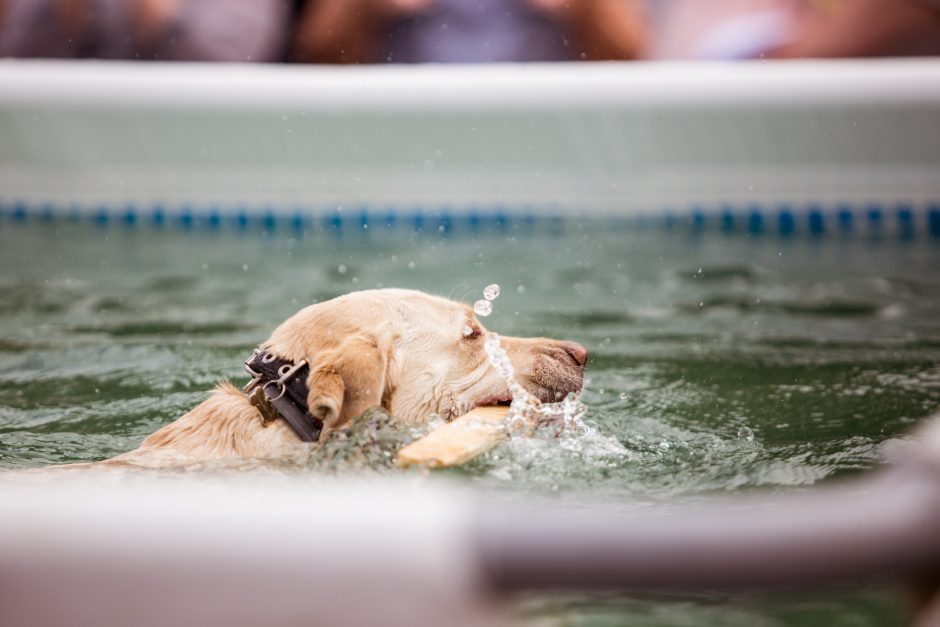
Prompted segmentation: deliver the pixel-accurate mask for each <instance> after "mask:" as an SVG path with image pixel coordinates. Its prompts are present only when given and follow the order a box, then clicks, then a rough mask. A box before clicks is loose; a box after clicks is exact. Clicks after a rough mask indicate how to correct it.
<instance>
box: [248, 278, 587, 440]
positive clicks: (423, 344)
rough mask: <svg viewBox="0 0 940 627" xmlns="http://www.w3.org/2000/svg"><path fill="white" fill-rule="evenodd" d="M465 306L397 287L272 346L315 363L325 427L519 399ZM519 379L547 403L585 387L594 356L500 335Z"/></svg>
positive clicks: (280, 334) (331, 311) (315, 389)
mask: <svg viewBox="0 0 940 627" xmlns="http://www.w3.org/2000/svg"><path fill="white" fill-rule="evenodd" d="M486 335H487V332H486V329H484V327H483V325H482V324H480V321H479V320H477V318H476V316H475V315H474V313H473V310H472V309H471V308H470V307H468V306H467V305H466V304H463V303H458V302H454V301H451V300H448V299H445V298H440V297H437V296H430V295H428V294H424V293H422V292H416V291H411V290H398V289H383V290H367V291H362V292H353V293H351V294H347V295H345V296H341V297H339V298H335V299H333V300H330V301H326V302H323V303H319V304H316V305H312V306H310V307H307V308H306V309H303V310H301V311H300V312H298V313H297V314H295V315H294V316H292V317H291V318H289V319H288V320H287V321H285V322H284V323H283V324H282V325H281V326H280V327H278V328H277V329H276V330H275V331H274V333H273V334H272V335H271V338H270V339H269V340H268V341H267V342H266V343H265V344H264V348H265V350H268V351H270V352H273V353H275V354H278V355H281V356H283V357H285V358H287V359H290V360H292V361H299V360H301V359H306V360H307V361H308V363H309V364H310V377H309V380H308V382H307V383H308V385H309V388H310V396H309V398H308V405H309V410H310V412H311V413H312V414H313V415H315V416H317V417H318V418H320V419H321V420H323V422H324V425H325V426H326V427H327V428H333V427H337V426H341V425H343V424H344V423H346V422H347V421H348V420H350V419H352V418H354V417H356V416H358V415H360V414H361V413H362V412H364V411H365V410H366V409H369V408H370V407H374V406H377V405H381V406H382V407H384V408H385V409H386V410H388V411H389V412H390V413H391V414H392V415H394V416H396V417H397V418H399V419H401V420H404V421H407V422H421V421H424V420H427V419H428V418H429V417H430V416H431V415H432V414H438V415H441V416H443V417H445V418H448V419H451V418H455V417H457V416H460V415H462V414H464V413H466V412H468V411H470V410H471V409H473V408H474V407H478V406H480V405H493V404H496V403H499V402H508V401H510V400H511V394H510V390H509V385H508V383H507V382H506V380H505V379H504V378H503V377H502V375H500V374H499V373H498V372H497V371H496V370H495V369H494V368H493V366H492V365H491V364H490V362H489V360H488V358H487V355H486V352H485V350H484V342H485V340H486ZM500 343H501V345H502V347H503V348H504V349H506V351H507V353H508V355H509V358H510V361H511V362H512V365H513V369H514V370H515V377H516V380H517V381H518V382H519V383H520V384H521V385H523V386H524V387H525V388H526V390H527V391H528V392H529V393H531V394H533V395H534V396H536V397H538V398H539V399H540V400H542V401H545V402H554V401H558V400H561V399H562V398H564V396H565V395H566V394H568V393H569V392H577V391H579V390H580V389H581V385H582V381H583V371H584V364H585V362H586V360H587V350H586V349H585V348H584V347H583V346H581V345H580V344H577V343H575V342H563V341H559V340H552V339H547V338H514V337H500Z"/></svg>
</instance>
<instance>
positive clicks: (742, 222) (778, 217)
mask: <svg viewBox="0 0 940 627" xmlns="http://www.w3.org/2000/svg"><path fill="white" fill-rule="evenodd" d="M60 222H67V223H69V224H81V223H86V224H90V225H94V226H96V227H100V228H125V229H144V228H150V229H158V230H169V229H178V230H182V231H192V230H205V231H220V232H221V231H225V230H229V231H249V230H252V231H263V232H285V231H286V232H293V233H297V234H307V233H315V232H324V233H329V234H333V235H341V234H344V233H350V234H351V233H355V232H361V233H368V232H386V231H402V232H410V233H415V234H421V233H425V234H438V235H443V236H449V235H457V234H465V235H467V234H469V235H474V234H481V233H485V232H489V233H493V232H495V233H507V234H510V233H512V234H525V233H535V232H549V233H556V234H557V233H561V232H563V231H564V230H565V229H566V228H568V227H571V226H577V225H582V226H589V225H591V224H602V225H603V226H604V228H611V229H615V230H642V231H648V230H653V229H661V230H664V231H669V232H672V233H687V234H703V233H707V232H714V233H722V234H726V235H743V236H746V237H763V236H777V237H794V236H807V237H814V238H815V237H844V236H850V235H863V236H864V235H867V236H874V237H883V236H885V237H886V236H895V237H899V238H901V239H916V238H929V239H934V240H940V201H937V202H933V203H926V204H922V205H912V204H910V203H899V204H895V205H887V204H884V205H882V204H866V205H863V206H854V205H850V204H845V203H842V204H838V205H835V206H825V205H821V204H805V205H799V206H798V205H776V206H762V205H759V204H754V203H749V204H747V205H743V206H734V205H729V204H722V205H717V206H706V205H701V204H697V205H695V206H692V207H690V208H687V209H684V210H683V209H676V208H668V209H662V210H659V211H646V212H639V213H636V212H634V213H631V214H630V215H616V214H613V215H608V216H606V217H605V216H600V215H597V214H577V213H573V212H568V213H566V212H564V211H562V210H559V209H558V208H545V207H538V208H536V207H533V206H526V205H523V206H513V207H508V206H506V207H504V206H464V207H455V206H445V207H440V208H433V207H429V206H423V207H368V206H360V207H356V208H354V209H343V210H341V211H338V210H335V209H332V210H329V209H327V210H314V209H311V208H309V207H292V208H290V209H284V208H275V207H273V206H260V207H259V206H254V207H248V206H238V207H220V206H214V205H213V206H207V207H196V206H193V205H188V204H183V205H179V206H175V207H168V206H162V205H155V206H147V207H139V206H135V205H120V206H110V205H103V204H102V205H95V206H83V207H78V206H74V205H72V206H66V207H61V206H56V205H54V204H52V203H27V202H24V201H18V200H14V201H6V202H4V201H0V228H3V227H7V226H10V225H17V224H25V223H41V224H55V223H60Z"/></svg>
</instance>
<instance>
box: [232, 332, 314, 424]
mask: <svg viewBox="0 0 940 627" xmlns="http://www.w3.org/2000/svg"><path fill="white" fill-rule="evenodd" d="M245 370H247V371H248V374H250V375H251V381H249V382H248V385H246V386H245V393H246V394H248V400H250V401H251V404H252V405H254V406H255V407H257V408H258V411H259V412H261V423H262V424H263V425H264V426H265V427H266V426H268V424H270V423H271V422H273V421H274V420H277V419H278V418H283V419H284V420H285V421H286V422H287V424H289V425H290V427H291V429H293V430H294V433H296V434H297V437H299V438H300V439H301V440H303V441H304V442H316V441H317V440H319V439H320V433H321V432H322V431H323V421H321V420H319V419H318V418H316V417H314V416H312V415H311V414H310V411H309V410H308V408H307V395H308V394H309V390H308V389H307V376H308V375H309V374H310V366H309V365H307V362H306V360H304V361H300V362H298V363H296V364H295V363H293V362H291V361H288V360H287V359H281V358H280V357H278V356H277V355H274V354H273V353H268V352H266V351H263V350H261V349H260V348H256V349H255V352H253V353H252V354H251V357H249V358H248V360H247V361H246V362H245Z"/></svg>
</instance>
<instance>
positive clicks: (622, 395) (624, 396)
mask: <svg viewBox="0 0 940 627" xmlns="http://www.w3.org/2000/svg"><path fill="white" fill-rule="evenodd" d="M620 400H622V401H625V400H627V393H626V392H621V393H620Z"/></svg>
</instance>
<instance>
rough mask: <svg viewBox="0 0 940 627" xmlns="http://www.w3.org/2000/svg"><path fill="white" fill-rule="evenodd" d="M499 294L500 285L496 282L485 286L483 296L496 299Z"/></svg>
mask: <svg viewBox="0 0 940 627" xmlns="http://www.w3.org/2000/svg"><path fill="white" fill-rule="evenodd" d="M497 296H499V286H498V285H497V284H496V283H492V284H490V285H487V286H486V287H484V288H483V298H485V299H486V300H496V297H497Z"/></svg>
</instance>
